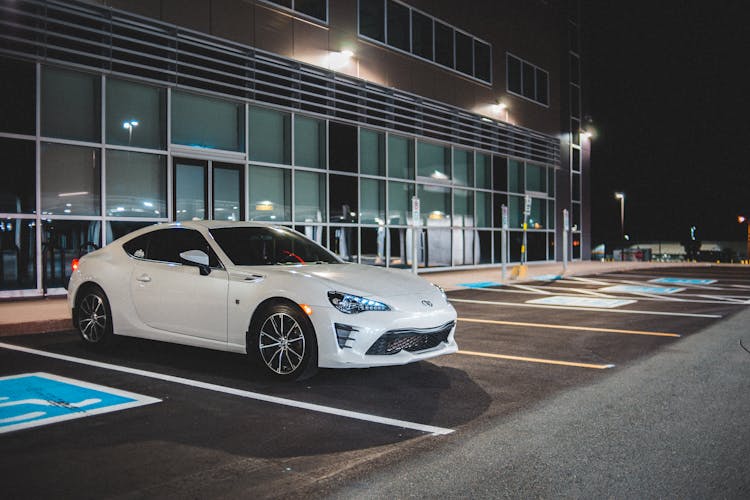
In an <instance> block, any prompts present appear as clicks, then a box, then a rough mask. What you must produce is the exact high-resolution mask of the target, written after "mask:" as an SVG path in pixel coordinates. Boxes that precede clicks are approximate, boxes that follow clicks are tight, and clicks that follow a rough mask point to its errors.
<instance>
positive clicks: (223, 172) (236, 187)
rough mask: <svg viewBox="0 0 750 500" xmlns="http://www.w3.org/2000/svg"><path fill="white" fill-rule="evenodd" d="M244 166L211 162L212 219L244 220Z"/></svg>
mask: <svg viewBox="0 0 750 500" xmlns="http://www.w3.org/2000/svg"><path fill="white" fill-rule="evenodd" d="M244 170H245V168H244V165H234V164H231V163H218V162H212V168H211V173H212V178H211V181H212V182H211V184H212V195H213V196H212V200H213V202H212V205H213V214H212V218H213V219H215V220H232V221H238V220H245V182H244V175H243V173H244Z"/></svg>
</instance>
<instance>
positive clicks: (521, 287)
mask: <svg viewBox="0 0 750 500" xmlns="http://www.w3.org/2000/svg"><path fill="white" fill-rule="evenodd" d="M509 286H512V287H513V288H517V289H519V290H525V291H527V292H531V293H535V294H537V295H552V292H548V291H547V290H544V289H542V288H540V287H536V286H529V285H509Z"/></svg>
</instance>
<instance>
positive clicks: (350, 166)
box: [328, 122, 357, 173]
mask: <svg viewBox="0 0 750 500" xmlns="http://www.w3.org/2000/svg"><path fill="white" fill-rule="evenodd" d="M328 135H329V136H328V154H329V156H330V158H329V166H330V168H331V170H340V171H342V172H352V173H357V128H356V127H353V126H351V125H344V124H342V123H336V122H329V123H328Z"/></svg>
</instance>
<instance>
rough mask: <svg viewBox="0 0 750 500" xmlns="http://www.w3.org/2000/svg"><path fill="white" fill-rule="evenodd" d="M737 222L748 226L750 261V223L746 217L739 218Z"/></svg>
mask: <svg viewBox="0 0 750 500" xmlns="http://www.w3.org/2000/svg"><path fill="white" fill-rule="evenodd" d="M737 222H738V223H740V224H747V250H746V251H747V255H746V258H747V259H750V221H748V220H747V217H745V216H744V215H738V216H737Z"/></svg>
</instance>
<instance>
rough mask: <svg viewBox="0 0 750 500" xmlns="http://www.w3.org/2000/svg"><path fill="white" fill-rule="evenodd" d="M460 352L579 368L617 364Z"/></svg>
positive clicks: (603, 368) (599, 367)
mask: <svg viewBox="0 0 750 500" xmlns="http://www.w3.org/2000/svg"><path fill="white" fill-rule="evenodd" d="M458 354H465V355H467V356H479V357H482V358H494V359H506V360H510V361H525V362H527V363H540V364H544V365H561V366H575V367H578V368H591V369H594V370H606V369H608V368H614V367H615V365H612V364H608V365H596V364H591V363H576V362H574V361H558V360H555V359H543V358H527V357H524V356H508V355H506V354H490V353H487V352H474V351H458Z"/></svg>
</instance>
